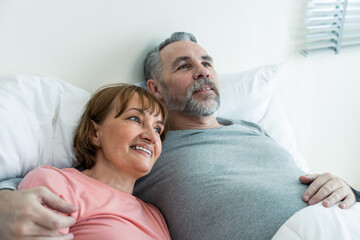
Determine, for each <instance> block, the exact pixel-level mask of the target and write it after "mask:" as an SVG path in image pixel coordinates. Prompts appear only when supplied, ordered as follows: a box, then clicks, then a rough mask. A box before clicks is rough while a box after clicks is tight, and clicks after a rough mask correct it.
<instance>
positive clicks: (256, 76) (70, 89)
mask: <svg viewBox="0 0 360 240" xmlns="http://www.w3.org/2000/svg"><path fill="white" fill-rule="evenodd" d="M281 67H282V64H276V65H269V66H261V67H258V68H255V69H251V70H248V71H243V72H239V73H232V74H220V75H219V84H220V86H219V91H220V97H221V106H220V109H219V110H218V112H217V116H218V117H222V118H229V119H232V120H245V121H250V122H254V123H256V124H258V125H260V126H261V127H262V128H263V129H265V131H266V132H267V133H268V134H269V135H270V136H271V137H272V138H274V140H275V141H277V142H278V143H279V144H280V145H281V146H282V147H284V148H285V149H287V150H288V151H289V152H290V154H292V156H293V158H294V160H295V162H296V163H297V165H298V166H299V167H300V168H301V169H302V170H303V171H305V172H308V171H309V169H308V166H307V163H306V161H305V160H304V159H303V158H302V157H301V156H300V154H299V153H298V151H297V146H296V141H295V137H294V133H293V131H292V128H291V125H290V123H289V121H288V119H287V118H286V114H285V112H284V110H283V107H282V104H281V101H280V99H279V97H278V96H277V94H276V92H275V90H274V86H275V84H276V81H277V76H278V73H279V71H280V69H281ZM139 85H144V84H139ZM89 98H90V93H89V92H87V91H86V90H83V89H81V88H79V87H76V86H73V85H71V84H69V83H66V82H64V81H62V80H60V79H57V78H55V77H51V76H43V75H35V74H23V75H14V76H9V77H5V78H0V121H1V125H0V133H1V134H0V144H1V146H2V147H1V148H0V164H1V166H2V167H1V168H0V181H2V180H4V179H8V178H13V177H23V176H24V175H25V174H26V173H27V172H28V171H30V170H32V169H33V168H35V167H37V166H42V165H52V166H55V167H58V168H62V167H70V166H73V165H74V161H75V157H74V153H73V151H72V138H73V131H74V128H75V127H76V125H77V121H78V119H79V118H80V115H81V113H82V110H83V107H84V105H85V104H86V102H87V101H88V99H89Z"/></svg>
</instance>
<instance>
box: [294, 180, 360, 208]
mask: <svg viewBox="0 0 360 240" xmlns="http://www.w3.org/2000/svg"><path fill="white" fill-rule="evenodd" d="M299 180H300V182H301V183H303V184H310V185H309V187H308V189H307V190H306V191H305V193H304V195H303V200H304V201H305V202H307V203H308V204H309V205H314V204H316V203H318V202H321V201H322V202H323V205H324V206H325V207H331V206H333V205H334V204H336V203H338V202H341V203H340V204H339V207H340V208H343V209H346V208H349V207H351V206H353V205H354V204H355V202H356V201H357V200H359V192H356V193H357V195H355V193H354V191H353V189H352V188H351V187H350V186H349V185H347V184H346V183H345V182H344V181H343V180H342V179H341V178H339V177H336V176H334V175H332V174H330V173H323V174H307V175H305V176H300V177H299Z"/></svg>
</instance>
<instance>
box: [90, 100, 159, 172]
mask: <svg viewBox="0 0 360 240" xmlns="http://www.w3.org/2000/svg"><path fill="white" fill-rule="evenodd" d="M141 107H142V106H141V103H140V99H139V96H138V95H137V94H135V95H134V96H133V97H132V98H131V99H130V101H129V104H128V106H127V108H126V109H125V111H124V112H123V113H122V114H121V115H120V116H119V117H117V118H115V116H116V111H115V109H112V110H111V111H110V113H109V114H108V116H107V117H106V118H105V120H104V121H103V122H102V123H101V124H95V137H94V142H95V143H98V146H99V149H98V152H97V155H96V157H97V160H96V162H98V161H99V160H105V161H106V162H107V164H110V165H112V166H111V167H115V168H116V170H118V171H120V172H121V173H123V174H127V175H129V174H130V175H131V176H133V177H135V178H139V177H142V176H144V175H146V174H147V173H149V172H150V170H151V168H152V167H153V165H154V163H155V161H156V160H157V159H158V157H159V155H160V153H161V139H160V134H161V133H162V131H163V129H164V123H163V119H162V116H161V113H160V112H159V115H155V114H157V111H153V113H152V114H150V112H149V111H144V112H142V111H141Z"/></svg>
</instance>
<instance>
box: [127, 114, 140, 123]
mask: <svg viewBox="0 0 360 240" xmlns="http://www.w3.org/2000/svg"><path fill="white" fill-rule="evenodd" d="M129 119H130V120H132V121H134V122H137V123H140V118H138V117H136V116H132V117H129Z"/></svg>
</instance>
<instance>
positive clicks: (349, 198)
mask: <svg viewBox="0 0 360 240" xmlns="http://www.w3.org/2000/svg"><path fill="white" fill-rule="evenodd" d="M355 203H356V198H355V194H354V193H353V192H351V194H349V195H348V196H346V198H345V199H344V201H342V202H341V203H340V205H339V207H340V208H342V209H347V208H349V207H351V206H353V205H354V204H355Z"/></svg>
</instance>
